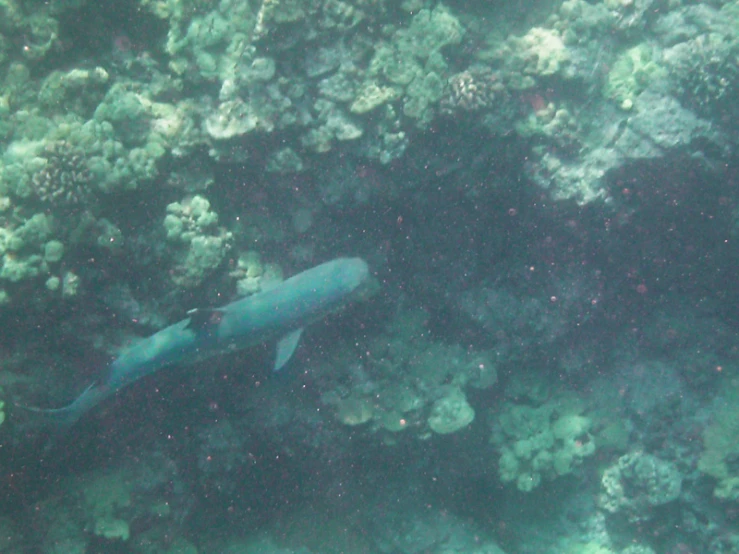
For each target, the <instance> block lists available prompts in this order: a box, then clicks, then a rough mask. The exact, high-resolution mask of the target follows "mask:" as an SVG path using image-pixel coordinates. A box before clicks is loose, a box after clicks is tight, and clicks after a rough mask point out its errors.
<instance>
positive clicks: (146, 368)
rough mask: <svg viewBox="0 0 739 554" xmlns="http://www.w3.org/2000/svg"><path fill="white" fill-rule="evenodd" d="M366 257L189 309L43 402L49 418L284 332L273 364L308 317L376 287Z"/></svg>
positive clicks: (60, 422) (56, 420) (74, 416)
mask: <svg viewBox="0 0 739 554" xmlns="http://www.w3.org/2000/svg"><path fill="white" fill-rule="evenodd" d="M372 283H373V280H372V279H371V277H370V272H369V268H368V266H367V263H366V262H365V261H364V260H362V259H360V258H337V259H335V260H332V261H330V262H326V263H323V264H321V265H318V266H316V267H314V268H312V269H308V270H306V271H303V272H302V273H298V274H297V275H294V276H292V277H290V278H289V279H287V280H285V281H283V282H282V283H280V284H279V285H277V286H275V287H274V288H272V289H270V290H267V291H265V292H261V293H258V294H255V295H253V296H248V297H246V298H242V299H241V300H237V301H236V302H232V303H231V304H227V305H226V306H223V307H221V308H216V309H211V310H192V311H190V312H188V317H187V318H186V319H183V320H182V321H179V322H178V323H175V324H174V325H170V326H169V327H166V328H165V329H162V330H161V331H159V332H158V333H155V334H153V335H151V336H150V337H148V338H146V339H143V340H141V341H140V342H137V343H136V344H135V345H133V346H131V347H130V348H128V349H126V350H124V351H123V352H122V353H121V354H120V356H118V357H117V358H116V359H115V360H113V361H112V362H111V363H110V365H109V366H108V368H107V372H106V377H105V378H104V379H101V380H100V381H99V382H94V383H92V384H91V385H90V386H89V387H87V389H85V391H84V392H83V393H82V394H81V395H80V396H79V397H77V399H76V400H74V402H72V403H71V404H69V405H68V406H66V407H64V408H58V409H51V410H44V409H40V408H26V409H29V410H31V411H33V412H37V413H41V414H45V416H46V419H47V420H48V422H49V423H51V424H53V425H55V426H57V427H62V428H66V427H69V426H71V425H73V424H74V423H75V422H77V420H79V419H80V418H81V417H82V416H83V415H84V414H85V413H87V412H88V411H89V410H91V409H92V408H93V407H95V406H97V405H98V404H100V403H101V402H102V401H104V400H105V399H106V398H108V397H110V396H112V395H113V394H115V393H116V392H118V391H119V390H121V389H122V388H124V387H127V386H128V385H130V384H131V383H133V382H135V381H137V380H138V379H141V378H142V377H144V376H146V375H150V374H151V373H154V372H155V371H157V370H159V369H161V368H163V367H166V366H169V365H172V364H176V363H179V362H187V363H192V362H195V361H199V360H203V359H207V358H211V357H213V356H218V355H220V354H224V353H228V352H234V351H237V350H241V349H243V348H247V347H249V346H253V345H256V344H260V343H262V342H266V341H270V340H277V341H278V342H277V354H276V357H275V362H274V370H275V371H277V370H279V369H280V368H281V367H282V366H284V365H285V364H286V363H287V362H288V360H289V359H290V358H291V357H292V355H293V352H294V351H295V348H296V347H297V345H298V342H299V340H300V335H301V333H302V331H303V327H305V325H307V324H309V323H312V322H314V321H317V320H319V319H321V318H323V317H325V316H326V315H328V314H330V313H331V312H334V311H336V310H338V309H339V308H341V307H343V306H344V305H346V304H347V303H348V302H351V301H352V300H354V299H356V298H357V297H358V296H361V295H363V294H365V293H366V292H367V291H369V290H370V289H371V285H372Z"/></svg>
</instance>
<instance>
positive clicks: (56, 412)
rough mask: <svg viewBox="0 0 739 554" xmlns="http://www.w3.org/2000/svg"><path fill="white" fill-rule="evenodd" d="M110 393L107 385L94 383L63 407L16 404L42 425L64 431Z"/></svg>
mask: <svg viewBox="0 0 739 554" xmlns="http://www.w3.org/2000/svg"><path fill="white" fill-rule="evenodd" d="M108 394H109V393H108V391H107V387H104V386H99V385H98V384H96V383H92V384H91V385H90V386H89V387H87V388H86V389H85V390H84V391H83V392H82V394H80V395H79V396H78V397H77V398H75V400H74V401H73V402H72V403H71V404H69V405H68V406H64V407H63V408H51V409H46V408H36V407H32V406H21V405H18V404H16V407H17V408H20V409H21V410H23V411H25V412H28V413H31V414H34V417H35V418H36V419H37V421H36V422H37V423H38V424H40V425H41V426H42V427H45V428H49V429H51V430H54V431H57V432H64V431H66V430H67V429H69V428H70V427H72V426H73V425H74V424H75V423H77V421H78V420H79V419H80V418H81V417H82V416H83V415H84V414H85V413H86V412H88V411H89V410H90V409H92V408H93V407H94V406H96V405H97V404H99V403H100V401H102V400H103V399H104V398H105V397H107V396H108Z"/></svg>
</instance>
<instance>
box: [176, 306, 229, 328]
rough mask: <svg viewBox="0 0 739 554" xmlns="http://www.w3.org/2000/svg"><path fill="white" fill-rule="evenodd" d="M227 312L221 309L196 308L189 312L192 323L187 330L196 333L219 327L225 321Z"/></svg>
mask: <svg viewBox="0 0 739 554" xmlns="http://www.w3.org/2000/svg"><path fill="white" fill-rule="evenodd" d="M224 313H225V312H224V311H223V310H221V309H213V310H211V309H204V310H203V309H200V308H194V309H192V310H189V311H188V312H187V317H188V318H190V321H189V322H188V323H187V325H186V326H185V329H193V330H195V331H202V330H203V329H206V328H208V327H210V326H211V325H218V324H219V323H220V322H221V319H223V314H224Z"/></svg>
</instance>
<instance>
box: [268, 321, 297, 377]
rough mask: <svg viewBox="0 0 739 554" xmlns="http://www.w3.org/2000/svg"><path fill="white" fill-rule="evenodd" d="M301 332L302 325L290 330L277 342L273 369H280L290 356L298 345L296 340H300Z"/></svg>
mask: <svg viewBox="0 0 739 554" xmlns="http://www.w3.org/2000/svg"><path fill="white" fill-rule="evenodd" d="M302 333H303V328H302V327H301V328H300V329H295V331H291V332H290V333H288V334H287V335H285V336H284V337H282V338H281V339H280V340H279V341H278V342H277V356H275V366H274V368H273V370H274V371H279V370H280V369H282V366H284V365H285V364H286V363H287V362H288V361H289V360H290V358H292V355H293V353H294V352H295V349H296V348H297V347H298V342H300V335H301V334H302Z"/></svg>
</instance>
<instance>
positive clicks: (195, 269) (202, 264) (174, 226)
mask: <svg viewBox="0 0 739 554" xmlns="http://www.w3.org/2000/svg"><path fill="white" fill-rule="evenodd" d="M163 225H164V229H165V231H166V233H167V240H168V241H169V242H170V243H172V245H174V246H175V248H174V249H173V251H172V256H173V260H174V267H173V271H172V275H171V279H172V282H173V283H174V284H175V285H177V286H178V287H183V288H192V287H196V286H198V285H200V284H201V283H202V282H203V280H204V279H205V278H206V277H207V276H208V275H210V274H212V273H213V272H214V271H215V270H216V269H217V268H218V266H219V265H221V264H222V263H223V261H224V259H225V256H226V253H227V252H228V251H229V249H230V248H231V240H232V235H231V233H230V232H229V231H226V230H225V228H223V227H219V226H218V214H217V213H216V212H214V211H212V210H211V208H210V202H208V200H207V199H206V198H205V197H203V196H200V195H196V196H193V197H192V198H185V199H184V200H183V201H182V202H173V203H171V204H169V205H168V206H167V215H166V216H165V218H164V222H163Z"/></svg>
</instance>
